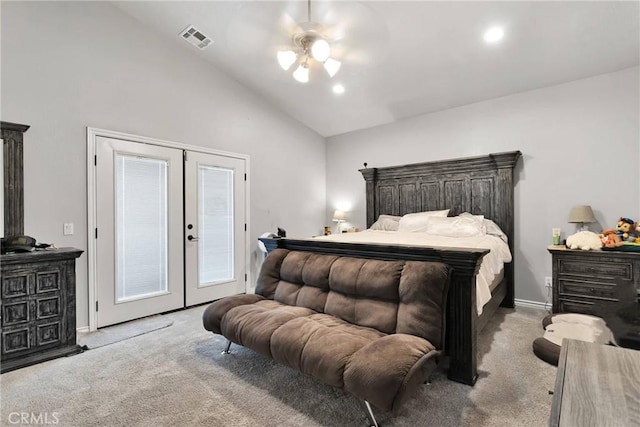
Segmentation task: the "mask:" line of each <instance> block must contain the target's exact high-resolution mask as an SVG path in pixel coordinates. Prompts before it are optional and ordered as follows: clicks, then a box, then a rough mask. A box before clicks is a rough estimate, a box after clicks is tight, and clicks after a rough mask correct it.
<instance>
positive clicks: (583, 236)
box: [567, 231, 602, 251]
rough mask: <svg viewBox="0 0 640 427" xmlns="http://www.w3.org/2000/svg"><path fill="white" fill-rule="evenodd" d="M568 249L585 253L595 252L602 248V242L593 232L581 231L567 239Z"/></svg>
mask: <svg viewBox="0 0 640 427" xmlns="http://www.w3.org/2000/svg"><path fill="white" fill-rule="evenodd" d="M567 247H568V248H570V249H582V250H585V251H588V250H595V249H600V248H601V247H602V241H601V240H600V237H599V236H598V235H597V234H596V233H594V232H592V231H580V232H578V233H576V234H572V235H571V236H569V237H567Z"/></svg>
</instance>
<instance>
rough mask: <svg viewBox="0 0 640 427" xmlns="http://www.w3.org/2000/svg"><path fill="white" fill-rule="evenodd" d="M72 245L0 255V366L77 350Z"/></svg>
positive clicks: (9, 367) (11, 367) (75, 254)
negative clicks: (0, 300) (0, 335)
mask: <svg viewBox="0 0 640 427" xmlns="http://www.w3.org/2000/svg"><path fill="white" fill-rule="evenodd" d="M81 254H82V251H81V250H79V249H75V248H62V249H55V250H42V251H34V252H29V253H16V254H5V255H0V264H1V269H2V303H1V305H0V313H1V319H2V320H1V324H2V346H1V347H2V348H1V358H0V359H1V360H0V361H1V363H0V369H1V371H2V372H7V371H11V370H14V369H17V368H21V367H24V366H28V365H33V364H35V363H39V362H43V361H45V360H50V359H54V358H56V357H60V356H67V355H70V354H75V353H79V352H81V351H82V349H81V348H80V347H79V346H78V345H77V344H76V269H75V263H76V258H78V257H79V256H80V255H81Z"/></svg>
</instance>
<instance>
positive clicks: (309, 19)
mask: <svg viewBox="0 0 640 427" xmlns="http://www.w3.org/2000/svg"><path fill="white" fill-rule="evenodd" d="M307 22H311V0H307Z"/></svg>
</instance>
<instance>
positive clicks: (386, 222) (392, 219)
mask: <svg viewBox="0 0 640 427" xmlns="http://www.w3.org/2000/svg"><path fill="white" fill-rule="evenodd" d="M400 218H402V217H400V216H392V215H380V216H379V217H378V220H377V221H376V222H374V223H373V224H371V227H369V230H382V231H398V226H399V225H400Z"/></svg>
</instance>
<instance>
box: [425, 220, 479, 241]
mask: <svg viewBox="0 0 640 427" xmlns="http://www.w3.org/2000/svg"><path fill="white" fill-rule="evenodd" d="M425 231H426V232H427V233H428V234H435V235H438V236H448V237H472V236H482V235H484V234H485V233H484V231H483V228H482V222H480V221H478V220H476V219H475V218H468V217H464V216H454V217H451V218H437V217H432V218H429V221H428V222H427V228H426V229H425Z"/></svg>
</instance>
